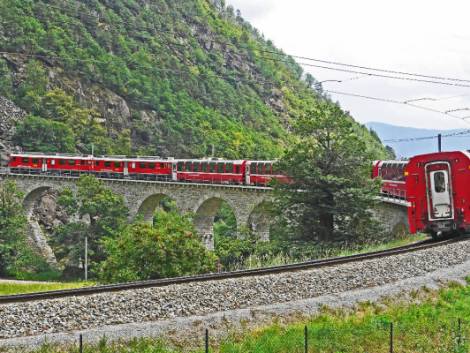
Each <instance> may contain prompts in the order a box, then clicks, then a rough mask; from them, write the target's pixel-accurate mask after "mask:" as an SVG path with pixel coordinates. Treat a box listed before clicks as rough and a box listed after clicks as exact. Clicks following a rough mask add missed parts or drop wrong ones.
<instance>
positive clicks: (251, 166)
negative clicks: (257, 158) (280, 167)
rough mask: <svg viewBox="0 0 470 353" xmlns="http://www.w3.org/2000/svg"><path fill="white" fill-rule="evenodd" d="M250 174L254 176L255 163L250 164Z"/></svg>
mask: <svg viewBox="0 0 470 353" xmlns="http://www.w3.org/2000/svg"><path fill="white" fill-rule="evenodd" d="M250 173H251V174H256V164H255V163H251V164H250Z"/></svg>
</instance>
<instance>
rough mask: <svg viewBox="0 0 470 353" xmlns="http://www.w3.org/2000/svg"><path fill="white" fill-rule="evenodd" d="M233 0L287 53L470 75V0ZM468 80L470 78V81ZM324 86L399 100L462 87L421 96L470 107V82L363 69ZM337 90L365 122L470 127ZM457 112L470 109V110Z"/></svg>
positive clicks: (336, 75)
mask: <svg viewBox="0 0 470 353" xmlns="http://www.w3.org/2000/svg"><path fill="white" fill-rule="evenodd" d="M227 2H228V4H231V5H233V6H234V7H235V8H236V9H240V10H241V12H242V16H243V17H244V18H245V19H247V20H248V21H250V22H251V24H252V25H253V26H255V27H256V28H258V29H259V30H260V32H262V33H264V35H265V37H266V38H268V39H271V40H272V41H273V42H274V44H275V45H276V46H277V47H279V48H281V49H283V50H284V51H285V52H286V53H288V54H292V55H299V56H307V57H312V58H316V59H323V60H331V61H338V62H344V63H350V64H356V65H362V66H370V67H376V68H384V69H392V70H397V71H406V72H414V73H421V74H426V75H434V76H445V77H451V78H459V79H468V80H470V25H469V18H470V1H465V0H462V1H459V0H447V1H436V0H394V1H384V0H356V1H351V0H327V1H320V0H227ZM312 64H316V63H314V62H312ZM320 65H322V64H320ZM305 70H306V71H308V72H310V73H311V74H312V75H313V76H314V77H315V78H316V79H317V80H319V81H323V80H332V79H333V80H334V79H336V80H344V79H348V78H353V77H357V76H358V75H357V74H351V73H344V72H335V71H330V70H324V69H318V68H307V67H305ZM463 84H467V85H469V86H470V81H469V82H463ZM323 88H324V89H325V90H328V89H329V90H336V91H343V92H350V93H355V94H364V95H369V96H376V97H384V98H390V99H395V100H399V101H404V100H408V99H417V98H422V97H431V98H448V97H453V96H456V95H464V96H460V97H455V98H448V99H443V100H440V101H420V102H416V103H415V104H420V105H424V106H426V107H429V108H433V109H438V110H442V111H445V110H450V109H456V108H465V107H470V87H453V86H444V85H434V84H427V83H416V82H408V81H398V80H391V79H382V78H371V77H363V78H360V79H357V80H352V81H349V82H343V83H335V82H325V83H323ZM467 94H468V95H467ZM465 95H467V96H465ZM332 97H333V99H334V100H338V101H339V102H340V104H341V106H342V107H343V108H344V109H345V110H349V111H350V112H351V113H352V115H353V116H354V117H355V119H356V120H358V121H360V122H363V123H364V122H368V121H381V122H386V123H391V124H395V125H402V126H413V127H421V128H439V129H452V128H470V119H468V123H465V122H463V121H462V120H459V119H453V118H451V117H448V116H445V115H441V114H438V113H433V112H427V111H421V110H418V109H415V108H412V107H407V106H402V105H395V104H390V103H381V102H374V101H370V100H365V99H360V98H352V97H345V96H340V95H332ZM455 114H456V115H459V116H461V117H465V116H470V110H469V111H461V112H458V113H457V112H456V113H455Z"/></svg>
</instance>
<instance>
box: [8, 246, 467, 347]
mask: <svg viewBox="0 0 470 353" xmlns="http://www.w3.org/2000/svg"><path fill="white" fill-rule="evenodd" d="M467 274H470V241H464V242H459V243H452V244H448V245H444V246H440V247H437V248H432V249H427V250H422V251H419V252H415V253H408V254H403V255H397V256H391V257H385V258H380V259H374V260H367V261H363V262H358V263H351V264H343V265H339V266H335V267H325V268H320V269H313V270H306V271H299V272H293V273H282V274H276V275H266V276H260V277H251V278H238V279H226V280H221V281H209V282H201V283H189V284H181V285H171V286H168V287H162V288H146V289H135V290H128V291H123V292H118V293H102V294H94V295H91V296H83V297H72V298H61V299H52V300H46V301H37V302H30V303H18V304H5V305H1V306H0V338H2V339H3V340H0V345H11V344H15V342H16V344H22V342H23V343H24V344H27V345H30V344H34V343H38V342H41V341H43V340H44V335H45V334H47V337H48V341H49V340H55V339H54V337H55V338H56V339H58V340H59V341H67V340H69V339H71V337H73V339H75V337H74V336H73V335H75V334H76V333H77V331H85V332H86V334H87V335H88V336H89V337H90V339H91V338H92V337H102V335H103V332H107V333H106V337H108V338H119V337H124V338H130V337H131V336H149V335H150V336H151V335H155V334H159V333H161V332H163V331H165V330H167V329H171V328H172V327H174V326H175V325H176V326H178V327H181V325H183V326H184V325H185V324H187V325H190V326H192V327H193V328H196V327H197V325H196V323H199V324H201V325H202V324H204V323H207V324H209V325H211V324H212V325H215V324H216V323H217V322H219V323H220V325H219V326H224V328H225V327H227V326H233V325H234V324H235V321H240V320H242V321H247V320H248V321H249V320H250V318H251V320H255V318H256V317H257V316H258V321H259V322H264V321H266V319H267V318H269V317H272V316H273V315H282V313H283V312H284V313H286V314H289V312H290V313H291V314H292V312H293V311H295V312H303V313H304V314H308V313H314V312H315V310H316V309H317V308H318V305H321V304H327V305H332V304H333V305H335V304H338V303H340V302H341V301H343V302H344V304H347V303H350V304H351V303H354V302H357V301H358V300H375V299H374V298H376V297H377V296H383V295H388V294H393V293H394V291H395V289H394V288H395V287H396V288H400V286H402V287H401V289H400V290H407V289H410V290H411V289H416V288H419V287H421V286H423V285H428V286H434V285H436V283H437V282H440V281H444V282H445V281H447V280H456V279H462V278H463V277H465V276H466V275H467ZM403 286H404V287H403ZM339 293H342V294H339ZM348 295H349V296H351V297H350V298H349V299H347V298H348V297H347V296H348ZM340 298H343V299H341V300H340ZM262 318H264V319H262ZM193 320H195V321H194V322H193ZM227 322H229V323H230V325H229V324H227ZM222 323H224V325H222ZM98 328H101V329H98ZM67 332H69V333H73V334H72V335H70V334H67ZM93 332H94V333H93ZM53 333H61V334H59V335H52V334H53ZM24 336H38V337H35V338H33V337H31V338H27V339H24V338H23V339H16V340H8V339H7V338H13V337H24ZM60 337H62V338H60ZM67 337H68V339H67ZM26 342H29V343H26Z"/></svg>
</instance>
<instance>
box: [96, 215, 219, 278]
mask: <svg viewBox="0 0 470 353" xmlns="http://www.w3.org/2000/svg"><path fill="white" fill-rule="evenodd" d="M104 247H105V251H106V253H107V258H106V260H105V261H104V262H103V263H102V266H101V271H100V278H101V280H103V281H105V282H126V281H134V280H148V279H157V278H166V277H175V276H183V275H191V274H197V273H205V272H210V271H213V270H214V269H215V264H216V257H215V255H214V254H213V253H212V252H210V251H208V250H207V249H206V248H205V247H204V245H203V244H202V242H201V241H200V240H199V239H198V237H197V235H196V232H195V230H194V227H193V225H192V222H191V219H190V217H189V216H187V215H185V216H181V215H180V214H178V213H177V212H175V211H170V212H165V211H162V210H159V211H157V212H156V214H155V225H150V224H145V223H136V224H132V225H129V226H128V227H126V228H125V229H124V231H123V232H122V233H121V234H120V235H119V236H117V237H116V238H115V239H111V238H108V239H106V241H105V242H104Z"/></svg>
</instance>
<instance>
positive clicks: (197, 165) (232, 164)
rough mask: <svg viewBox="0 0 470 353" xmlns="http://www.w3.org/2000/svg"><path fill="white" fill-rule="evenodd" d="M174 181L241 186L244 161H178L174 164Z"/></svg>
mask: <svg viewBox="0 0 470 353" xmlns="http://www.w3.org/2000/svg"><path fill="white" fill-rule="evenodd" d="M175 165H176V168H175V169H176V171H175V174H176V180H177V181H181V182H197V183H214V184H243V183H244V175H245V166H246V161H244V160H235V161H232V160H221V159H180V160H177V161H176V162H175Z"/></svg>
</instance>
